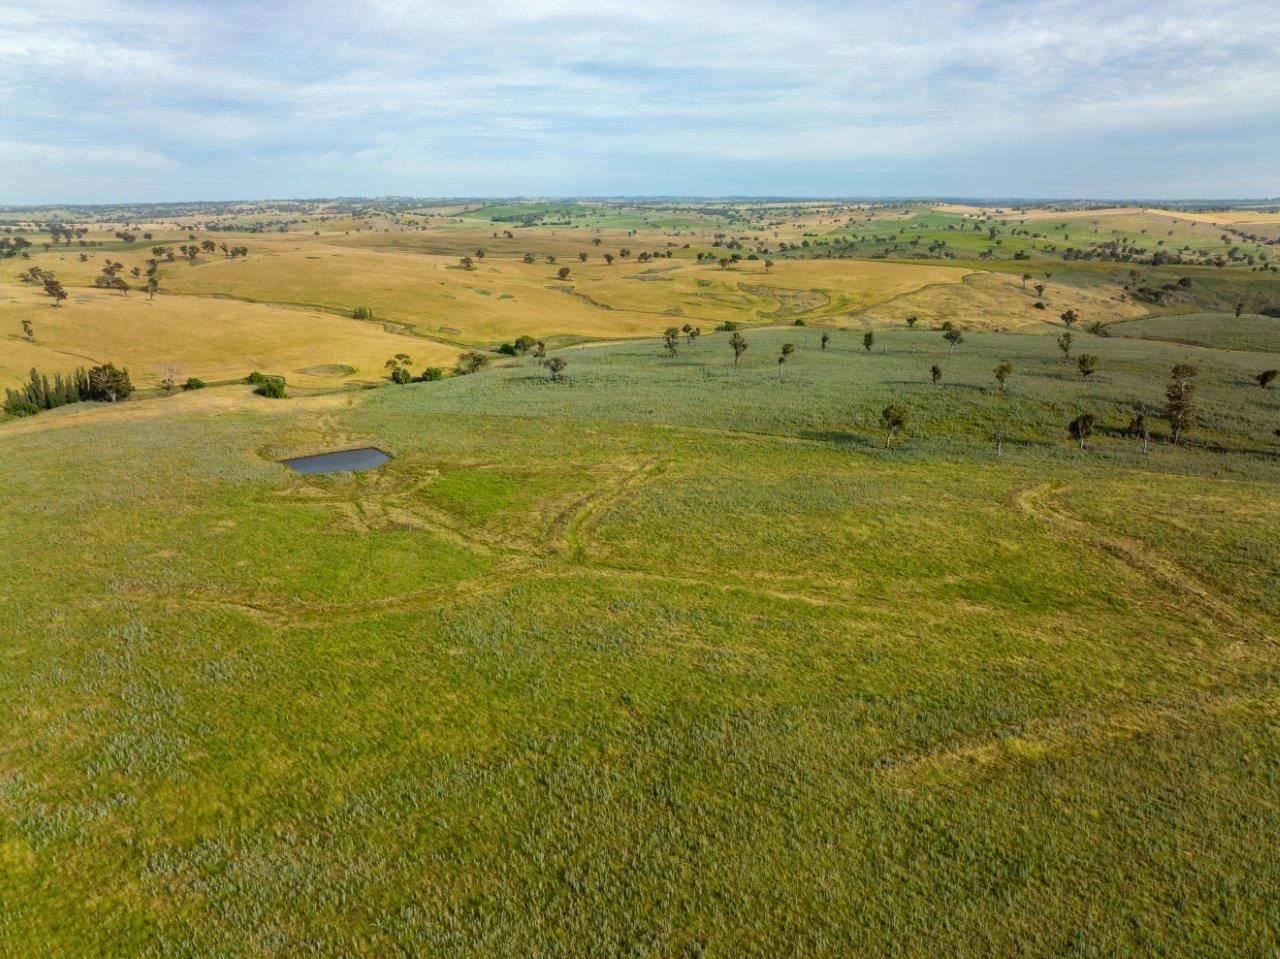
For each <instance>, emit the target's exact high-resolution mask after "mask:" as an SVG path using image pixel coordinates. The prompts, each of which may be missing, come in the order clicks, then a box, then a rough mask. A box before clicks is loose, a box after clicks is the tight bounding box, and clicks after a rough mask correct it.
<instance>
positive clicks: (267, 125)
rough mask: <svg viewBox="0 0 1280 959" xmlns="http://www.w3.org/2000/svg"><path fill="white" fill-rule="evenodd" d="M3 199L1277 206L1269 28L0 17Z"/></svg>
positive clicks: (108, 7) (415, 14)
mask: <svg viewBox="0 0 1280 959" xmlns="http://www.w3.org/2000/svg"><path fill="white" fill-rule="evenodd" d="M0 63H3V64H4V65H5V69H4V73H5V82H4V83H3V84H0V203H45V202H48V203H52V202H116V201H134V200H181V199H233V198H266V197H309V196H338V195H347V196H351V195H362V196H373V195H384V194H406V195H415V196H480V195H508V196H509V195H530V196H533V195H653V194H679V195H729V194H733V195H792V196H794V195H947V196H1002V197H1008V196H1052V197H1067V196H1087V197H1097V198H1108V197H1208V198H1212V197H1241V196H1275V195H1278V194H1280V4H1277V3H1274V2H1263V3H1257V2H1237V0H1195V2H1190V0H1167V2H1162V3H1159V4H1154V3H1150V2H1136V0H1108V2H1101V3H1094V2H1088V0H1084V2H1012V0H986V2H974V0H941V2H914V0H898V2H872V3H862V2H833V0H808V2H806V0H792V2H778V3H757V2H751V0H733V2H722V0H680V2H673V0H636V2H632V3H626V4H609V3H601V2H599V0H596V2H593V3H576V2H575V3H570V2H565V0H524V2H519V3H516V2H511V3H505V2H488V0H474V2H470V3H458V2H456V0H455V2H450V3H436V2H421V0H419V2H414V0H359V2H352V0H346V2H343V3H329V2H323V0H308V2H301V0H299V2H293V0H256V2H244V0H208V2H200V3H195V2H183V0H160V2H156V0H145V2H135V0H40V2H38V3H32V2H30V0H0Z"/></svg>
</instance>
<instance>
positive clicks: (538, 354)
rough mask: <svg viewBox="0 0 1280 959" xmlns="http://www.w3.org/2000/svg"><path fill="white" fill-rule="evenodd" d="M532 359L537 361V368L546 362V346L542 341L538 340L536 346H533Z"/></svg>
mask: <svg viewBox="0 0 1280 959" xmlns="http://www.w3.org/2000/svg"><path fill="white" fill-rule="evenodd" d="M533 358H534V359H535V360H537V361H538V365H539V366H541V365H542V364H543V363H545V362H546V359H547V344H546V343H543V342H542V340H538V343H537V345H536V346H534V348H533Z"/></svg>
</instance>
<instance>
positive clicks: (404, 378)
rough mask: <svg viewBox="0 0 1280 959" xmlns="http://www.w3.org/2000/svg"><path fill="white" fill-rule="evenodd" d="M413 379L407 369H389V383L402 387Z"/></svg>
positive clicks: (397, 367)
mask: <svg viewBox="0 0 1280 959" xmlns="http://www.w3.org/2000/svg"><path fill="white" fill-rule="evenodd" d="M412 379H413V374H412V373H410V372H409V368H408V367H405V366H394V367H392V368H391V382H392V383H399V384H400V385H402V386H403V385H404V384H405V383H408V382H409V381H411V380H412Z"/></svg>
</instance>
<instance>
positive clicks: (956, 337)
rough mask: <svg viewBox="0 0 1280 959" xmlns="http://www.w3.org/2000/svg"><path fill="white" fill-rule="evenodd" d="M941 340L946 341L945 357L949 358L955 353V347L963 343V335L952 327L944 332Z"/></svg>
mask: <svg viewBox="0 0 1280 959" xmlns="http://www.w3.org/2000/svg"><path fill="white" fill-rule="evenodd" d="M942 338H943V339H944V340H946V341H947V355H948V356H950V355H951V354H952V353H954V352H955V349H956V347H957V346H959V345H960V344H961V343H963V342H964V334H963V333H961V332H960V331H959V330H958V329H956V328H955V327H954V326H953V327H952V328H951V329H949V330H944V331H943V333H942Z"/></svg>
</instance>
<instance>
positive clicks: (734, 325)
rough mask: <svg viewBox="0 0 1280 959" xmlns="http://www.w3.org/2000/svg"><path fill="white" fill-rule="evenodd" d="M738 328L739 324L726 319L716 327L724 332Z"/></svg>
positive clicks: (730, 331)
mask: <svg viewBox="0 0 1280 959" xmlns="http://www.w3.org/2000/svg"><path fill="white" fill-rule="evenodd" d="M737 328H738V324H737V323H735V322H734V321H733V320H725V321H724V322H723V323H721V324H720V325H719V326H717V327H716V329H717V330H719V331H720V332H722V333H732V332H733V331H734V330H736V329H737Z"/></svg>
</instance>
